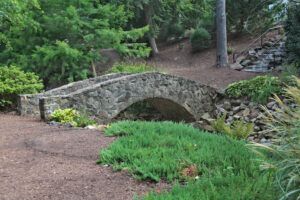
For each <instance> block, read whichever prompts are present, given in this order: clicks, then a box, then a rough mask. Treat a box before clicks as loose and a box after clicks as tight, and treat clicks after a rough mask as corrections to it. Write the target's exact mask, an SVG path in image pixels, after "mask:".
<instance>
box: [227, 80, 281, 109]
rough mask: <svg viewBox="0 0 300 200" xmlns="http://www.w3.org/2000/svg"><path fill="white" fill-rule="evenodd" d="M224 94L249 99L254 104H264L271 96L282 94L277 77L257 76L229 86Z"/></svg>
mask: <svg viewBox="0 0 300 200" xmlns="http://www.w3.org/2000/svg"><path fill="white" fill-rule="evenodd" d="M225 93H226V95H228V96H229V97H234V98H238V97H249V98H251V100H253V101H255V102H258V103H262V104H264V103H266V102H267V101H268V99H269V98H270V97H271V96H272V95H273V94H281V93H282V83H281V81H280V79H279V78H277V77H272V76H257V77H255V78H253V79H250V80H242V81H239V82H236V83H232V84H230V85H229V86H228V87H227V89H226V91H225Z"/></svg>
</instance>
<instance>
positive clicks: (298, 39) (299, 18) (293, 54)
mask: <svg viewBox="0 0 300 200" xmlns="http://www.w3.org/2000/svg"><path fill="white" fill-rule="evenodd" d="M299 9H300V3H299V2H298V3H296V2H290V5H289V7H288V19H287V22H286V33H287V40H286V48H287V50H288V54H289V61H290V62H291V63H293V64H294V65H295V66H297V67H300V13H299Z"/></svg>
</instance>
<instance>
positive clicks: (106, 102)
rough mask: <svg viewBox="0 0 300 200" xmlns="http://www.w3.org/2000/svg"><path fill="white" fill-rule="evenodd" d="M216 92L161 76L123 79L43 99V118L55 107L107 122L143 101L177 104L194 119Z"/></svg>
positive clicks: (210, 105) (209, 109) (206, 108)
mask: <svg viewBox="0 0 300 200" xmlns="http://www.w3.org/2000/svg"><path fill="white" fill-rule="evenodd" d="M216 94H217V92H216V90H215V89H213V88H211V87H208V86H206V85H203V84H201V83H198V82H195V81H191V80H187V79H184V78H181V77H177V76H171V75H166V74H161V73H142V74H133V75H128V76H123V77H119V78H115V79H112V80H108V81H105V82H101V83H99V84H93V85H91V86H89V87H86V88H84V89H80V90H77V91H76V92H73V93H70V94H68V95H64V96H54V97H47V98H43V99H42V100H41V102H40V104H41V113H43V114H42V115H44V118H46V119H47V116H49V114H51V112H52V111H53V110H55V109H57V108H67V107H73V108H75V109H78V110H82V111H84V112H86V113H89V114H91V115H95V116H96V118H97V119H98V120H99V121H100V122H104V123H106V122H109V121H110V120H111V119H112V118H113V117H115V116H116V115H117V114H118V113H120V112H121V111H122V110H124V109H126V108H127V107H129V106H130V105H132V104H133V103H135V102H138V101H143V100H145V99H164V100H169V101H170V102H174V103H176V104H178V105H180V106H181V107H182V108H184V110H186V111H187V112H188V113H189V114H190V115H191V116H193V118H195V120H198V119H200V117H201V116H202V115H203V114H204V113H205V112H212V111H213V109H214V98H215V97H216Z"/></svg>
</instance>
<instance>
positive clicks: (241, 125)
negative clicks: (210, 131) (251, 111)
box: [212, 115, 254, 139]
mask: <svg viewBox="0 0 300 200" xmlns="http://www.w3.org/2000/svg"><path fill="white" fill-rule="evenodd" d="M225 119H226V115H223V116H222V117H220V118H218V119H216V120H215V121H213V122H212V127H213V128H214V130H215V131H216V132H218V133H224V134H226V135H228V136H229V137H231V138H233V139H247V138H248V136H249V135H250V134H251V133H253V129H254V125H253V123H245V122H243V121H242V120H235V121H234V122H233V123H232V124H231V125H228V124H226V121H225Z"/></svg>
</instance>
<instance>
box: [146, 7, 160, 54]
mask: <svg viewBox="0 0 300 200" xmlns="http://www.w3.org/2000/svg"><path fill="white" fill-rule="evenodd" d="M144 10H145V17H146V23H147V25H149V27H150V33H149V43H150V47H151V49H152V52H153V54H154V55H155V54H158V53H159V51H158V48H157V45H156V40H155V37H154V36H153V33H152V30H151V29H152V28H151V27H152V25H153V24H152V19H151V13H152V11H151V8H150V7H149V6H148V5H147V6H145V7H144Z"/></svg>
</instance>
